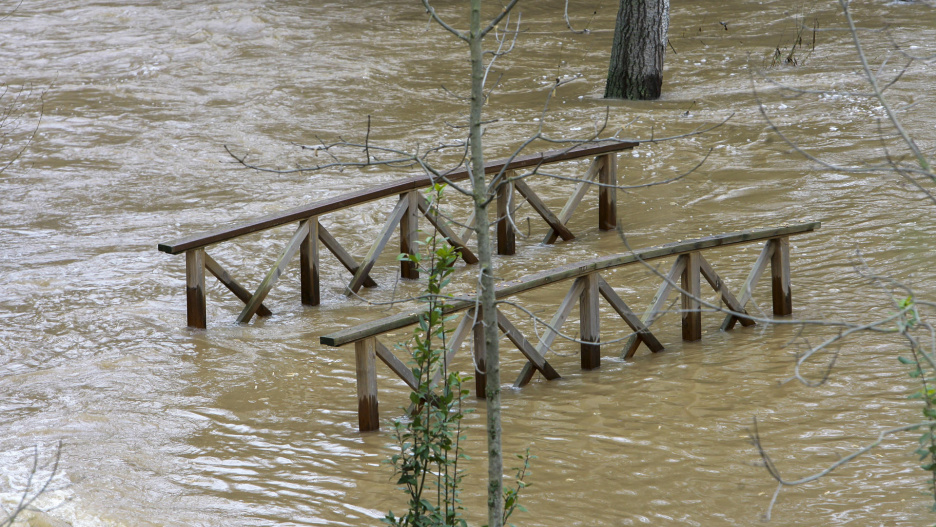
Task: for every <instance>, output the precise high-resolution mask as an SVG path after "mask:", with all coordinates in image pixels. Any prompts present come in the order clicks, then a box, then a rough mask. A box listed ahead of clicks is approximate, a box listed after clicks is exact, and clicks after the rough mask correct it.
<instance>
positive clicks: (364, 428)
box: [354, 337, 380, 432]
mask: <svg viewBox="0 0 936 527" xmlns="http://www.w3.org/2000/svg"><path fill="white" fill-rule="evenodd" d="M354 359H355V364H356V372H357V395H358V429H359V430H360V431H361V432H369V431H371V430H379V429H380V416H379V413H378V411H377V337H368V338H366V339H363V340H359V341H357V342H355V343H354Z"/></svg>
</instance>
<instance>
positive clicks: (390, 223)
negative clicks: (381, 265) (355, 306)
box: [345, 199, 409, 296]
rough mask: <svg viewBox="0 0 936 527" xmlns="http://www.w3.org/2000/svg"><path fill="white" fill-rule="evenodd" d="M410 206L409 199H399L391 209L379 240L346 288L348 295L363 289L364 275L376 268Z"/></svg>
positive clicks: (368, 252)
mask: <svg viewBox="0 0 936 527" xmlns="http://www.w3.org/2000/svg"><path fill="white" fill-rule="evenodd" d="M408 206H409V200H407V199H401V200H399V201H397V204H396V206H395V207H393V210H392V211H390V214H389V215H388V216H387V221H386V223H384V226H383V228H382V229H381V231H380V233H379V234H378V235H377V240H376V241H375V242H374V245H372V246H371V248H370V250H369V251H367V256H365V257H364V261H362V262H361V265H360V266H358V269H357V271H356V272H355V273H354V278H352V279H351V283H350V284H348V287H347V289H346V290H345V294H346V295H348V296H351V294H352V293H357V292H358V290H359V289H361V285H363V284H364V277H366V276H367V275H368V274H369V273H370V270H371V269H373V268H374V263H375V262H377V257H379V256H380V253H381V252H383V249H384V247H386V246H387V242H389V241H390V236H392V235H393V231H394V229H396V226H397V225H398V224H399V223H400V220H401V219H402V218H403V214H405V213H406V209H407V207H408Z"/></svg>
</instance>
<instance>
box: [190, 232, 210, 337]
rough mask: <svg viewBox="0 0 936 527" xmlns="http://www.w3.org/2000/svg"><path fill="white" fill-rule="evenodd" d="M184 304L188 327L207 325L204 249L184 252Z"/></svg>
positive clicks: (199, 327)
mask: <svg viewBox="0 0 936 527" xmlns="http://www.w3.org/2000/svg"><path fill="white" fill-rule="evenodd" d="M185 304H186V312H187V313H186V314H187V316H186V321H187V324H188V327H190V328H194V329H205V328H206V327H208V300H207V297H206V296H205V250H204V249H194V250H191V251H188V252H186V253H185Z"/></svg>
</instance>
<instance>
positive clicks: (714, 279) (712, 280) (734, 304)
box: [699, 255, 754, 327]
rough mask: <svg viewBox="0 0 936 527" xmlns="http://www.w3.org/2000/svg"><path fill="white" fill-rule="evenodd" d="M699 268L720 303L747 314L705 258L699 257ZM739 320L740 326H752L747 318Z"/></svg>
mask: <svg viewBox="0 0 936 527" xmlns="http://www.w3.org/2000/svg"><path fill="white" fill-rule="evenodd" d="M699 268H700V270H701V271H702V276H704V277H705V280H706V281H707V282H708V283H709V285H710V286H712V289H714V290H715V292H716V293H718V296H719V298H721V300H722V302H724V303H725V305H726V306H728V309H730V310H732V311H734V312H736V313H747V311H745V310H744V306H743V305H741V302H738V299H737V298H735V296H734V294H732V292H731V290H729V289H728V286H727V285H725V282H723V281H722V279H721V278H720V277H719V276H718V274H717V273H716V272H715V269H713V268H712V266H711V264H709V262H708V260H706V259H705V257H704V256H701V255H700V259H699ZM740 320H741V325H743V326H745V327H748V326H753V325H754V321H753V320H751V319H749V318H745V317H741V318H740Z"/></svg>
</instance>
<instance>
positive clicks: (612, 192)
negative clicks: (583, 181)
mask: <svg viewBox="0 0 936 527" xmlns="http://www.w3.org/2000/svg"><path fill="white" fill-rule="evenodd" d="M600 159H601V168H599V169H598V183H599V187H598V228H599V229H601V230H603V231H613V230H614V229H616V228H617V154H605V155H603V156H601V157H600Z"/></svg>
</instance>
